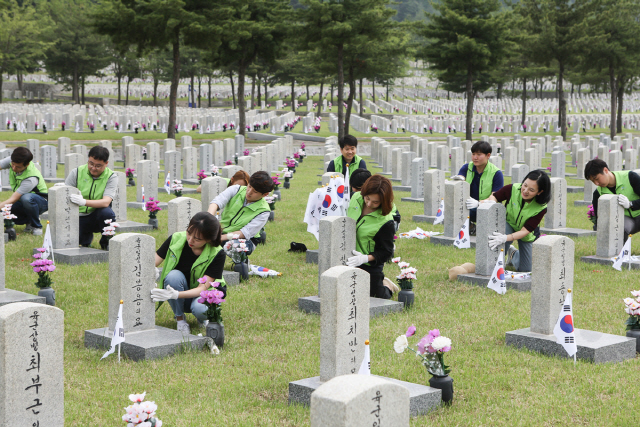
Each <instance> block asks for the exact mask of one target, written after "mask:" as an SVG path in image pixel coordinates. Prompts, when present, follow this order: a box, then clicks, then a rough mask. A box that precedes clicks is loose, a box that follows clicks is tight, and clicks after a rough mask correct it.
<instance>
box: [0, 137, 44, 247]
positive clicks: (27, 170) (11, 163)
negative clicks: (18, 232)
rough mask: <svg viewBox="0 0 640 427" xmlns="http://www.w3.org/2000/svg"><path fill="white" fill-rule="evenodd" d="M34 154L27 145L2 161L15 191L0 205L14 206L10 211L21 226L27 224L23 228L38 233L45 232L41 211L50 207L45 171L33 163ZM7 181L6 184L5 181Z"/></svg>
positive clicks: (39, 234) (2, 166) (38, 234)
mask: <svg viewBox="0 0 640 427" xmlns="http://www.w3.org/2000/svg"><path fill="white" fill-rule="evenodd" d="M32 160H33V154H32V153H31V151H29V149H28V148H26V147H18V148H16V149H15V150H13V153H11V156H10V157H5V158H4V159H2V160H0V169H8V168H9V167H11V171H10V172H9V184H10V185H11V190H12V191H13V194H12V195H11V196H10V197H9V198H8V199H7V200H5V201H3V202H1V203H0V208H4V207H5V206H6V205H12V206H11V213H12V214H14V215H15V216H16V217H17V218H15V219H14V222H15V223H16V224H18V225H22V224H26V227H25V229H24V231H26V232H27V233H33V234H34V235H35V236H41V235H42V224H41V223H40V214H41V213H43V212H46V211H47V210H48V209H49V201H48V191H47V185H46V184H45V182H44V178H43V177H42V174H41V173H40V171H39V170H38V168H37V167H36V165H35V164H34V163H33V161H32ZM5 184H6V183H5Z"/></svg>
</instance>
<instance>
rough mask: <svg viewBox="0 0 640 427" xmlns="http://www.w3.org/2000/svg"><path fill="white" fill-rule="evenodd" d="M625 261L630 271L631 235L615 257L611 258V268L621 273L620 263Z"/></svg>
mask: <svg viewBox="0 0 640 427" xmlns="http://www.w3.org/2000/svg"><path fill="white" fill-rule="evenodd" d="M625 261H627V262H628V263H629V270H631V234H629V238H628V239H627V241H626V242H624V245H623V246H622V250H621V251H620V253H619V254H618V256H617V257H615V258H613V266H612V267H613V268H615V269H616V270H618V271H622V263H623V262H625Z"/></svg>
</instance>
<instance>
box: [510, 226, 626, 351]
mask: <svg viewBox="0 0 640 427" xmlns="http://www.w3.org/2000/svg"><path fill="white" fill-rule="evenodd" d="M574 246H575V245H574V243H573V240H571V239H569V238H568V237H565V236H543V237H541V238H539V239H538V240H536V241H535V242H534V243H533V255H532V260H533V261H532V265H533V271H532V274H531V326H530V327H529V328H525V329H519V330H516V331H510V332H507V333H506V338H505V344H506V345H511V346H514V347H517V348H527V349H529V350H532V351H537V352H540V353H543V354H546V355H549V356H559V357H562V358H567V357H569V356H568V355H567V352H566V351H565V350H564V348H563V347H562V345H560V344H558V343H557V342H556V340H557V338H556V336H555V335H554V334H553V329H554V327H555V325H556V322H557V320H558V317H559V315H560V311H561V310H562V309H563V305H564V304H563V303H564V301H565V298H566V295H567V292H568V290H569V289H573V273H574V266H573V264H574V251H575V249H574ZM574 295H575V292H574ZM578 295H580V294H578ZM587 298H588V297H587ZM573 320H575V319H573ZM578 322H580V319H578ZM574 334H575V343H576V345H577V347H578V352H577V353H576V358H577V359H581V360H586V361H590V362H594V363H607V362H621V361H623V360H627V359H633V358H634V357H635V356H636V351H635V346H636V341H635V338H627V337H622V336H619V335H609V334H602V333H600V332H594V331H587V330H583V329H577V328H576V329H575V330H574Z"/></svg>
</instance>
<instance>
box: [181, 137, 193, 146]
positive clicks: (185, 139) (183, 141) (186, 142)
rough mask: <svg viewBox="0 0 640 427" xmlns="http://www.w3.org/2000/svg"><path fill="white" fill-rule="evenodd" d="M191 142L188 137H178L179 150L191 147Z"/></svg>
mask: <svg viewBox="0 0 640 427" xmlns="http://www.w3.org/2000/svg"><path fill="white" fill-rule="evenodd" d="M192 142H193V140H192V138H191V137H190V136H189V135H183V136H181V137H180V148H181V149H183V150H184V149H185V148H188V147H192V146H193V145H192Z"/></svg>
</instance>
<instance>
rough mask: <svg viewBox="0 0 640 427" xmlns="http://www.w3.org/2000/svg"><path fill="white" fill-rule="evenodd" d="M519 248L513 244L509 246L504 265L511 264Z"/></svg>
mask: <svg viewBox="0 0 640 427" xmlns="http://www.w3.org/2000/svg"><path fill="white" fill-rule="evenodd" d="M517 251H518V250H517V249H516V248H515V247H514V246H513V245H511V246H509V250H508V251H507V259H506V260H505V261H504V265H508V264H511V261H512V260H511V258H513V255H514V254H515V253H516V252H517Z"/></svg>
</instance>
